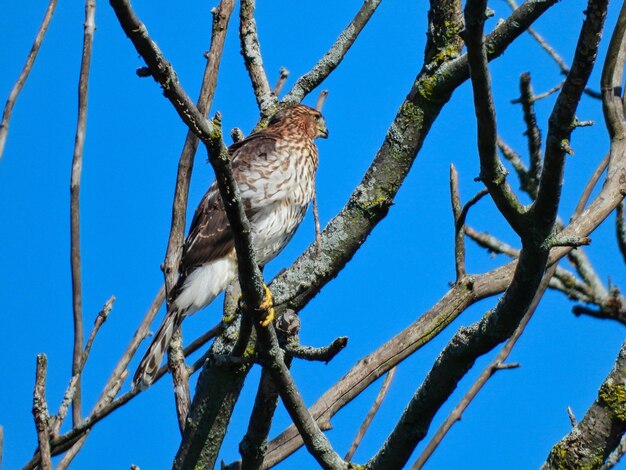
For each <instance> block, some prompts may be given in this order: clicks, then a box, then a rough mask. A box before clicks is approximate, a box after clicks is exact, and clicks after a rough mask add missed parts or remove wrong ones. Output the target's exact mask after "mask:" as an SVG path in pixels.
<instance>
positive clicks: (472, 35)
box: [464, 2, 528, 235]
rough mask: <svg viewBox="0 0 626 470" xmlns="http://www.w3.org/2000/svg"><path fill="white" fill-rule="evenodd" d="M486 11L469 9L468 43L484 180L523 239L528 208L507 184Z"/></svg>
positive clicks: (476, 6)
mask: <svg viewBox="0 0 626 470" xmlns="http://www.w3.org/2000/svg"><path fill="white" fill-rule="evenodd" d="M484 15H485V7H484V6H483V5H482V3H479V2H472V3H468V4H467V6H466V7H465V25H466V26H465V36H464V38H465V43H466V45H467V58H468V63H469V67H470V70H471V75H470V78H471V82H472V90H473V91H474V110H475V113H476V123H477V127H478V153H479V156H480V180H481V181H482V182H483V183H484V184H485V186H486V187H487V189H488V190H489V194H490V195H491V198H492V199H493V201H494V203H495V204H496V206H497V208H498V210H499V211H500V213H501V214H502V215H503V216H504V217H505V218H506V220H507V222H508V223H509V225H511V228H513V230H515V232H517V233H518V234H519V235H522V234H523V233H524V232H525V230H526V229H527V228H528V221H527V217H526V208H525V207H524V206H523V205H522V203H521V202H520V201H519V200H518V198H517V196H516V195H515V193H514V192H513V190H512V189H511V188H510V186H509V184H508V183H507V181H506V173H507V172H506V169H505V168H504V166H503V165H502V163H501V162H500V159H499V158H498V153H497V151H496V148H497V144H496V142H497V130H496V114H495V109H494V104H493V97H492V96H491V77H490V75H489V70H488V66H487V52H486V49H485V46H484V41H483V28H484Z"/></svg>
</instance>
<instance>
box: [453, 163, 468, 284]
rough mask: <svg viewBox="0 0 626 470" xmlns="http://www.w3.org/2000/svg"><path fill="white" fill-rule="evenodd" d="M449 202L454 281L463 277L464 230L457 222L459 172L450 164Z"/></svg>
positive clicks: (458, 213) (459, 203) (459, 212)
mask: <svg viewBox="0 0 626 470" xmlns="http://www.w3.org/2000/svg"><path fill="white" fill-rule="evenodd" d="M450 202H451V203H452V216H453V218H454V267H455V268H456V282H459V281H460V280H461V279H463V277H465V274H466V271H465V231H464V227H463V225H462V224H459V218H460V217H461V195H460V194H459V174H458V173H457V171H456V168H455V167H454V165H453V164H452V163H451V164H450Z"/></svg>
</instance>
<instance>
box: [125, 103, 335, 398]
mask: <svg viewBox="0 0 626 470" xmlns="http://www.w3.org/2000/svg"><path fill="white" fill-rule="evenodd" d="M318 137H323V138H326V137H328V130H327V129H326V123H325V122H324V118H323V117H322V115H321V114H320V113H319V112H318V111H316V110H315V109H313V108H310V107H308V106H304V105H296V106H292V107H288V108H285V109H283V110H281V111H279V112H278V113H276V114H275V115H274V116H272V117H271V118H270V120H269V123H268V125H267V127H266V128H265V129H262V130H260V131H258V132H256V133H254V134H252V135H250V136H249V137H248V138H247V139H244V140H242V141H241V142H238V143H236V144H234V145H232V146H231V147H230V148H229V149H228V150H229V153H230V154H231V155H232V167H233V174H234V176H235V179H236V181H237V184H238V186H239V190H240V192H241V199H242V202H243V204H244V207H245V210H246V215H247V217H248V219H249V221H250V225H251V228H252V240H253V245H254V251H255V254H256V260H257V262H258V263H259V265H260V266H264V265H265V264H267V263H268V262H269V261H270V260H272V259H273V258H274V257H275V256H276V255H278V253H280V252H281V250H282V249H283V248H284V247H285V246H286V245H287V243H289V240H291V238H292V237H293V235H294V233H295V231H296V229H297V228H298V226H299V225H300V222H302V219H303V218H304V215H305V213H306V210H307V207H308V205H309V203H310V202H311V199H312V198H313V195H314V191H315V171H316V170H317V164H318V152H317V147H316V146H315V143H314V139H316V138H318ZM236 277H237V257H236V254H235V245H234V241H233V235H232V232H231V228H230V225H229V223H228V219H227V217H226V212H225V211H224V204H223V202H222V199H221V197H220V194H219V189H218V187H217V183H216V182H215V181H214V182H213V184H211V186H210V187H209V190H208V191H207V193H206V194H205V195H204V197H203V199H202V201H201V202H200V205H199V206H198V208H197V209H196V213H195V215H194V217H193V221H192V222H191V228H190V230H189V235H188V236H187V239H186V241H185V245H184V247H183V256H182V260H181V264H180V277H179V280H178V283H177V284H176V287H175V288H174V289H172V293H171V294H170V302H169V308H168V311H167V314H166V316H165V319H164V320H163V323H162V324H161V326H160V327H159V330H158V331H157V333H156V335H155V337H154V340H153V341H152V344H150V347H149V348H148V351H147V352H146V354H145V355H144V357H143V359H142V360H141V363H140V364H139V367H138V368H137V372H136V373H135V377H134V379H133V383H134V384H135V386H137V387H141V388H145V387H147V386H148V385H150V384H151V383H152V382H153V381H154V378H155V375H156V372H157V370H158V369H159V366H160V365H161V361H162V360H163V356H164V355H165V351H166V350H167V347H168V345H169V343H170V340H171V338H172V335H173V334H174V331H176V329H177V328H179V327H180V324H181V322H182V321H183V319H184V318H185V317H186V316H187V315H191V314H192V313H195V312H197V311H198V310H200V309H202V308H204V307H206V306H207V305H209V304H210V303H211V302H212V301H213V299H215V297H217V296H218V295H219V294H220V293H221V292H222V291H223V290H224V289H226V287H228V285H229V284H230V283H231V282H232V281H233V280H234V279H236ZM271 320H272V319H271V318H268V319H267V320H266V322H264V323H265V326H266V325H267V324H269V322H270V321H271Z"/></svg>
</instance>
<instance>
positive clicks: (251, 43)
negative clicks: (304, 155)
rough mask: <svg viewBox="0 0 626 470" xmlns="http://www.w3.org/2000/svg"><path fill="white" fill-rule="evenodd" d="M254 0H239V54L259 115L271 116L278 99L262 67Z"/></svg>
mask: <svg viewBox="0 0 626 470" xmlns="http://www.w3.org/2000/svg"><path fill="white" fill-rule="evenodd" d="M255 3H256V0H241V10H240V13H239V19H240V26H239V39H240V40H241V54H242V55H243V58H244V62H245V64H246V69H247V70H248V75H250V81H251V82H252V89H253V90H254V96H256V102H257V106H258V107H259V111H261V115H262V116H264V117H268V116H271V115H272V114H273V112H274V111H275V110H276V106H277V105H278V100H277V99H276V96H277V94H272V89H271V88H270V84H269V81H268V79H267V74H266V73H265V68H263V58H262V57H261V46H260V44H259V35H258V33H257V29H256V20H255V19H254V7H255Z"/></svg>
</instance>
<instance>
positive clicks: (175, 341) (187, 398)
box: [167, 328, 191, 435]
mask: <svg viewBox="0 0 626 470" xmlns="http://www.w3.org/2000/svg"><path fill="white" fill-rule="evenodd" d="M167 365H168V367H169V370H170V371H171V373H172V380H173V382H174V397H175V401H176V416H177V418H178V428H179V429H180V433H181V435H182V434H183V431H184V430H185V425H186V423H187V415H188V414H189V407H190V406H191V392H190V391H189V370H188V368H187V365H186V364H185V354H184V353H183V336H182V332H181V329H180V328H177V329H176V331H175V332H174V334H173V335H172V339H171V340H170V345H169V349H168V354H167Z"/></svg>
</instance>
